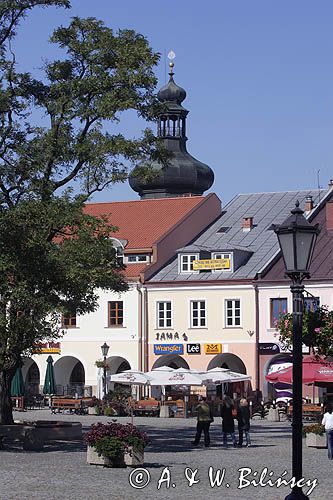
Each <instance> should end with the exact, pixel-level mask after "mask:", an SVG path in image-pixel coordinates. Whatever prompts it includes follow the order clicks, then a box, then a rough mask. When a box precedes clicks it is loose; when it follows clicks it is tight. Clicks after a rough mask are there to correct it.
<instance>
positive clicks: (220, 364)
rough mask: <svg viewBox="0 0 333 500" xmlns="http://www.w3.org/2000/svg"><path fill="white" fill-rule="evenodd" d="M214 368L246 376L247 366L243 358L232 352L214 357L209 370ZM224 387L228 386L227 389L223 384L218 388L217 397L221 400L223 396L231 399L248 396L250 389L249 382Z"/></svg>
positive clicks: (209, 364)
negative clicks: (225, 395)
mask: <svg viewBox="0 0 333 500" xmlns="http://www.w3.org/2000/svg"><path fill="white" fill-rule="evenodd" d="M213 368H227V369H228V370H232V371H233V372H237V373H242V374H244V375H246V366H245V364H244V363H243V361H242V360H241V358H239V357H238V356H236V354H232V353H231V352H225V353H221V354H217V355H216V356H214V357H213V359H211V360H210V362H209V363H208V366H207V370H212V369H213ZM224 385H226V387H222V384H220V385H217V386H216V396H217V397H219V398H221V397H222V396H223V394H228V395H229V396H230V397H237V398H238V397H240V396H243V395H247V394H248V392H249V389H250V388H249V383H248V382H236V383H232V384H224ZM235 395H237V396H235Z"/></svg>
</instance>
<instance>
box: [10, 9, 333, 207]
mask: <svg viewBox="0 0 333 500" xmlns="http://www.w3.org/2000/svg"><path fill="white" fill-rule="evenodd" d="M74 15H78V16H81V17H88V16H94V17H97V18H99V19H102V20H103V21H104V22H105V23H106V24H107V25H108V26H110V27H112V28H114V29H118V28H132V29H135V30H136V31H138V32H140V33H142V34H143V35H145V36H146V37H147V38H148V40H149V42H150V45H151V46H152V47H153V49H154V50H155V51H158V52H160V53H161V56H162V57H161V62H160V65H159V67H157V68H156V74H157V75H158V78H159V84H160V85H162V84H164V82H165V57H164V55H165V54H167V53H168V52H169V50H171V49H172V50H174V52H175V53H176V59H175V81H176V83H178V84H179V85H181V86H182V87H184V88H185V89H186V91H187V96H188V97H187V99H186V101H185V102H184V103H183V105H184V106H185V107H186V108H187V109H189V111H190V113H189V116H188V129H187V133H188V134H187V135H188V139H189V140H188V143H187V146H188V151H189V152H190V153H191V154H192V155H193V156H195V157H196V158H197V159H198V160H200V161H203V162H205V163H207V164H208V165H210V166H211V167H212V168H213V170H214V172H215V183H214V185H213V188H212V191H214V192H216V193H217V194H218V195H219V197H220V198H221V199H222V201H223V203H224V204H225V203H226V202H227V201H229V200H230V199H231V198H232V197H233V196H235V195H236V194H237V193H248V192H262V191H290V190H294V189H308V188H312V189H313V188H316V187H317V185H318V170H320V172H319V179H320V185H321V187H326V185H327V183H328V181H329V179H331V178H333V29H332V28H333V2H332V0H320V1H318V0H317V1H315V0H292V1H291V0H279V1H273V0H207V1H205V2H199V1H198V0H187V1H180V0H168V1H167V2H166V1H165V2H161V1H157V0H121V1H120V0H72V9H71V10H69V11H66V10H62V9H55V8H49V9H43V10H42V9H35V11H34V12H33V13H32V14H30V16H29V17H28V18H27V19H26V20H25V21H24V23H23V24H22V26H21V29H20V31H19V38H18V41H17V42H16V50H17V58H18V59H19V60H20V63H21V65H22V66H23V67H24V68H25V69H29V68H35V69H37V68H38V67H40V66H41V61H42V59H43V58H44V59H45V58H48V59H51V58H52V56H53V55H54V53H55V52H54V48H52V46H51V45H50V44H48V42H47V40H48V37H49V35H50V34H51V32H52V30H53V29H54V28H55V27H56V26H58V25H60V24H63V25H66V24H68V21H69V19H70V17H71V16H74ZM124 120H125V121H124V123H123V125H122V126H123V127H125V128H126V130H128V131H129V132H130V133H133V134H137V133H138V131H139V129H140V128H144V127H145V124H144V123H140V124H138V123H137V121H136V120H135V119H134V118H133V117H132V116H130V115H128V116H125V117H124ZM136 197H137V195H136V193H134V192H133V191H132V190H131V189H130V187H129V186H128V185H127V184H126V185H121V186H117V188H113V189H112V190H111V191H108V192H105V193H103V194H100V195H99V196H98V197H97V198H95V200H96V201H109V200H110V201H111V200H125V199H136Z"/></svg>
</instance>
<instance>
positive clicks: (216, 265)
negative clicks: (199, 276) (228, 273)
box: [193, 259, 230, 271]
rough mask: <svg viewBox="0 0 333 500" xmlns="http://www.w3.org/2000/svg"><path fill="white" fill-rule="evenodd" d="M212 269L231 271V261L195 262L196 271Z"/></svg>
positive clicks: (206, 260) (194, 268) (208, 260)
mask: <svg viewBox="0 0 333 500" xmlns="http://www.w3.org/2000/svg"><path fill="white" fill-rule="evenodd" d="M211 269H230V259H204V260H194V261H193V270H194V271H210V270H211Z"/></svg>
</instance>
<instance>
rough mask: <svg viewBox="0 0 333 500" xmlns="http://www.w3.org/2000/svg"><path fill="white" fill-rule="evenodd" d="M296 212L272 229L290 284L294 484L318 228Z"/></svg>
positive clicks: (292, 499) (296, 495) (298, 473)
mask: <svg viewBox="0 0 333 500" xmlns="http://www.w3.org/2000/svg"><path fill="white" fill-rule="evenodd" d="M303 214H304V212H303V210H301V209H300V208H299V201H297V202H296V206H295V208H294V209H293V210H292V211H291V215H290V216H289V217H288V218H287V219H286V220H285V221H284V222H283V223H282V224H281V225H280V226H275V227H274V231H275V233H276V234H277V237H278V240H279V245H280V248H281V252H282V256H283V260H284V265H285V268H286V275H287V276H288V277H289V278H290V279H291V280H292V284H291V285H290V290H291V293H292V297H293V423H292V473H293V477H294V478H295V480H296V483H297V481H299V480H300V479H302V361H303V356H302V323H303V291H304V285H303V284H302V281H303V280H304V278H309V277H310V273H309V269H310V264H311V259H312V255H313V250H314V247H315V244H316V239H317V236H318V234H319V232H320V230H319V228H318V224H316V225H315V226H312V225H311V224H310V223H309V222H308V221H307V220H306V219H305V217H304V215H303ZM296 499H308V497H307V496H306V495H305V494H304V493H303V491H302V488H300V487H298V486H295V487H294V488H293V489H292V492H291V493H290V494H289V495H288V496H287V497H286V499H285V500H296Z"/></svg>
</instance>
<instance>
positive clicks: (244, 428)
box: [237, 398, 251, 447]
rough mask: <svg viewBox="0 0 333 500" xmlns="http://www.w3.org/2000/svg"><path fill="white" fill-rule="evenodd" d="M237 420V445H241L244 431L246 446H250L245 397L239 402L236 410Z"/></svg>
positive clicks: (248, 413) (248, 417) (247, 409)
mask: <svg viewBox="0 0 333 500" xmlns="http://www.w3.org/2000/svg"><path fill="white" fill-rule="evenodd" d="M237 420H238V433H239V440H238V446H239V447H241V446H242V445H243V434H244V432H245V439H246V446H251V439H250V410H249V407H248V404H247V401H246V399H245V398H242V399H241V400H240V402H239V407H238V410H237Z"/></svg>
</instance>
